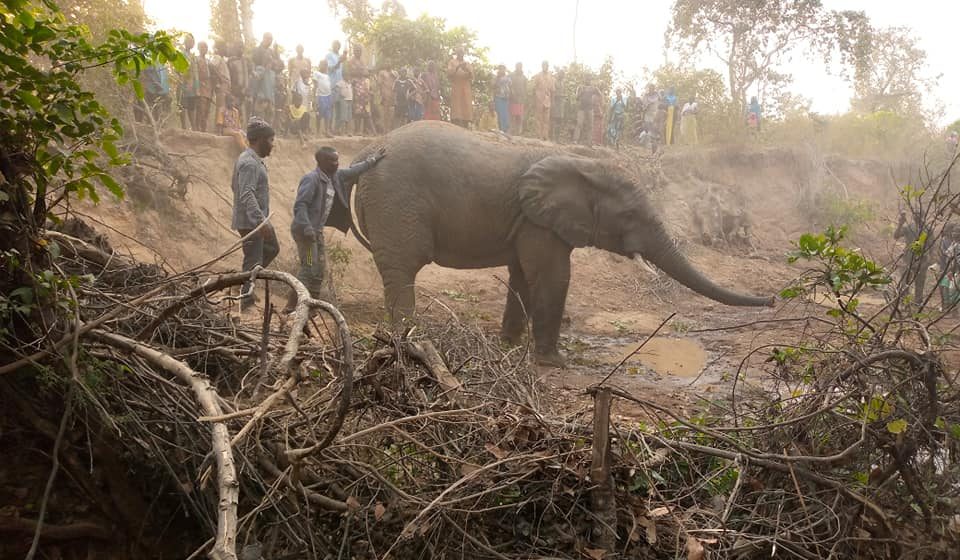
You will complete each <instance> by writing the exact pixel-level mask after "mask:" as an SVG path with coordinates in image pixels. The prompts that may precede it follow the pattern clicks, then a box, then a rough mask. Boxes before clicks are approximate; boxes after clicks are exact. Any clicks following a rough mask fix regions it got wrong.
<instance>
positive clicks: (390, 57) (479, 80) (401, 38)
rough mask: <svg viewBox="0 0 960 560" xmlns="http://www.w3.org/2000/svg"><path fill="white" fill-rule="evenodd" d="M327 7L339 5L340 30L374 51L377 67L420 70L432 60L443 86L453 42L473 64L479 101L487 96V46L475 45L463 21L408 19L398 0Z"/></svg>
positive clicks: (341, 1) (346, 1) (355, 0)
mask: <svg viewBox="0 0 960 560" xmlns="http://www.w3.org/2000/svg"><path fill="white" fill-rule="evenodd" d="M330 4H331V7H332V8H334V9H335V11H336V10H340V9H342V10H344V11H345V12H346V14H347V15H346V17H344V18H343V20H342V23H341V26H342V28H343V31H344V33H346V34H347V35H348V36H350V37H351V39H352V40H353V41H354V42H356V43H359V44H362V45H366V46H367V47H368V48H369V49H372V51H373V52H374V53H376V66H377V68H388V69H393V70H396V69H399V68H403V67H407V66H409V67H411V69H413V70H414V71H417V72H419V71H421V70H423V68H424V67H425V65H426V63H427V62H428V61H430V60H433V61H435V62H436V63H437V68H438V70H439V73H440V81H441V87H442V90H443V91H449V87H450V84H449V81H448V79H447V75H446V67H447V62H448V61H449V60H450V59H451V58H452V57H453V55H454V52H455V51H456V49H457V48H458V47H462V48H463V49H464V51H465V54H466V59H467V61H468V62H470V63H471V65H472V67H473V73H474V76H473V91H474V96H475V100H476V102H477V103H479V104H481V105H482V104H485V103H487V102H488V101H489V91H488V89H489V87H488V85H489V83H490V80H491V78H492V77H493V70H492V68H491V66H490V64H489V62H488V61H487V49H486V48H485V47H481V46H479V45H478V44H477V34H476V32H474V31H473V30H471V29H468V28H466V27H463V26H457V27H452V28H449V29H448V28H447V23H446V21H445V20H444V19H443V18H438V17H431V16H429V15H427V14H424V15H422V16H420V17H419V18H417V19H409V18H407V14H406V10H405V9H404V8H403V6H402V5H400V4H399V3H398V2H395V1H390V0H388V1H387V2H384V4H383V7H382V9H381V10H380V11H377V10H375V9H373V8H371V7H370V6H369V3H368V2H367V1H366V0H331V1H330Z"/></svg>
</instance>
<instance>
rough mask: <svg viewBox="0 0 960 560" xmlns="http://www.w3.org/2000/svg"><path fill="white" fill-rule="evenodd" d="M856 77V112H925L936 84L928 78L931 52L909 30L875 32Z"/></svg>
mask: <svg viewBox="0 0 960 560" xmlns="http://www.w3.org/2000/svg"><path fill="white" fill-rule="evenodd" d="M864 55H865V56H864V58H863V59H862V60H861V61H860V63H859V64H857V67H856V70H855V72H854V76H853V87H854V94H855V96H856V97H855V99H854V101H853V106H854V108H855V109H857V110H859V111H862V112H866V113H873V112H876V111H893V112H896V113H900V114H903V115H918V114H920V113H922V100H923V95H924V94H926V93H928V92H929V91H930V89H931V88H932V87H933V85H934V84H935V83H936V81H937V78H936V77H930V76H929V75H927V72H928V68H927V53H926V51H924V50H923V49H922V48H920V47H919V45H918V44H917V38H916V37H915V36H914V35H913V34H912V33H911V32H910V30H909V29H907V28H905V27H887V28H884V29H878V30H875V31H874V32H873V33H871V35H870V43H869V46H868V48H867V49H866V52H865V53H864Z"/></svg>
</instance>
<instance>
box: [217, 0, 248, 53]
mask: <svg viewBox="0 0 960 560" xmlns="http://www.w3.org/2000/svg"><path fill="white" fill-rule="evenodd" d="M210 30H211V31H213V34H214V36H216V37H217V38H219V39H223V40H224V41H227V42H228V43H241V42H242V41H243V33H242V32H241V29H240V5H239V4H238V3H237V0H210Z"/></svg>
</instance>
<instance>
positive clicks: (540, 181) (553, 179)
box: [518, 156, 604, 247]
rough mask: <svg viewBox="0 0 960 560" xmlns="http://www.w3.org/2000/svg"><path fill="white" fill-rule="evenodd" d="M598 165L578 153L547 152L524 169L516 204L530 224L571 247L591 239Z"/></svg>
mask: <svg viewBox="0 0 960 560" xmlns="http://www.w3.org/2000/svg"><path fill="white" fill-rule="evenodd" d="M603 183H604V172H603V168H602V165H600V164H599V163H598V162H596V161H594V160H591V159H588V158H582V157H571V156H549V157H546V158H544V159H542V160H540V161H538V162H537V163H535V164H534V165H533V166H531V167H530V169H528V170H527V172H526V173H524V174H523V176H522V177H520V183H519V186H518V191H519V196H520V207H521V209H522V210H523V214H524V216H526V217H527V219H528V220H530V221H531V222H533V223H534V224H536V225H538V226H540V227H543V228H547V229H549V230H552V231H553V232H554V233H556V234H557V235H559V236H560V238H561V239H563V240H564V241H566V242H567V243H569V244H570V245H572V246H574V247H586V246H588V245H592V244H594V242H595V239H596V236H597V232H598V228H599V227H600V225H601V224H599V223H597V222H598V215H597V205H598V196H599V194H600V193H599V192H598V190H597V189H598V188H599V187H600V185H602V184H603Z"/></svg>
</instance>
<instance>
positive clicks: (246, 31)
mask: <svg viewBox="0 0 960 560" xmlns="http://www.w3.org/2000/svg"><path fill="white" fill-rule="evenodd" d="M240 29H241V30H242V31H243V41H244V43H246V44H247V45H248V46H253V45H256V44H257V37H256V36H255V35H254V34H253V0H240Z"/></svg>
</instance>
